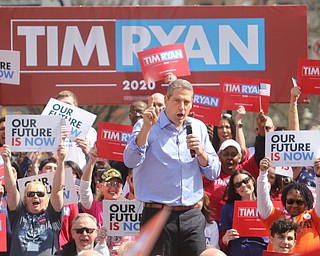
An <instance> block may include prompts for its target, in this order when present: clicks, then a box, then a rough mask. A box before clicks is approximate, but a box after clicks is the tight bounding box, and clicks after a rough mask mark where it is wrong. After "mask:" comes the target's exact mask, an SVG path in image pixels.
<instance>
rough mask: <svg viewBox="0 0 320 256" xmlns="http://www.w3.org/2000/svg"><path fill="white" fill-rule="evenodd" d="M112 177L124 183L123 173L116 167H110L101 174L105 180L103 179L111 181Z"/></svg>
mask: <svg viewBox="0 0 320 256" xmlns="http://www.w3.org/2000/svg"><path fill="white" fill-rule="evenodd" d="M112 178H118V179H120V180H121V182H122V183H123V179H122V175H121V173H120V172H119V171H118V170H116V169H114V168H111V169H109V170H107V171H105V172H103V173H102V174H101V180H103V181H109V180H111V179H112Z"/></svg>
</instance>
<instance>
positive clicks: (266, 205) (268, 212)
mask: <svg viewBox="0 0 320 256" xmlns="http://www.w3.org/2000/svg"><path fill="white" fill-rule="evenodd" d="M269 167H270V159H269V158H267V157H265V158H263V159H262V160H261V162H260V175H259V177H258V211H259V215H260V218H261V220H262V222H263V223H264V225H265V227H266V229H267V230H269V229H270V227H271V225H272V223H273V222H274V221H275V220H277V219H289V220H291V221H294V222H295V223H297V224H298V225H299V226H300V228H301V230H299V232H298V235H297V242H296V246H295V247H294V248H293V250H292V252H297V253H301V254H303V253H307V252H310V251H313V250H317V249H319V248H320V240H319V238H320V237H319V230H320V200H317V201H316V203H315V206H314V207H313V203H314V198H313V195H312V193H311V191H310V190H309V189H308V187H307V186H306V185H304V184H302V183H296V182H291V183H289V184H288V185H287V186H285V187H284V189H283V191H282V195H281V201H282V204H283V208H284V209H283V210H279V209H276V208H275V207H274V205H273V204H272V201H271V199H270V195H269V190H268V177H267V175H268V172H267V170H268V168H269ZM313 169H314V172H315V174H316V177H315V183H316V196H317V198H320V158H318V159H317V160H316V161H315V162H314V166H313ZM268 250H272V248H271V244H269V248H268Z"/></svg>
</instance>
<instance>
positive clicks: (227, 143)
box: [218, 139, 241, 156]
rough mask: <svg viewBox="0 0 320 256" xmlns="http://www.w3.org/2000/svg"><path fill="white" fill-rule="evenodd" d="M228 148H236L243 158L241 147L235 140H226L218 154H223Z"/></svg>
mask: <svg viewBox="0 0 320 256" xmlns="http://www.w3.org/2000/svg"><path fill="white" fill-rule="evenodd" d="M228 147H234V148H235V149H236V150H237V151H238V153H239V154H240V156H241V147H240V145H239V143H238V142H236V141H235V140H233V139H228V140H225V141H224V142H222V144H221V146H220V148H219V151H218V154H219V153H221V152H222V151H223V150H225V149H226V148H228Z"/></svg>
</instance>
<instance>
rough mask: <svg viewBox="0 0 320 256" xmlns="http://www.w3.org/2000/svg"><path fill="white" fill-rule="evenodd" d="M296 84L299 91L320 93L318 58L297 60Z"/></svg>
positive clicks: (319, 64) (319, 61)
mask: <svg viewBox="0 0 320 256" xmlns="http://www.w3.org/2000/svg"><path fill="white" fill-rule="evenodd" d="M298 86H300V87H301V93H304V94H320V60H302V59H300V60H299V61H298Z"/></svg>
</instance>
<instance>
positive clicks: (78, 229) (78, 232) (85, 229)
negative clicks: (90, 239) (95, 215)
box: [73, 228, 96, 234]
mask: <svg viewBox="0 0 320 256" xmlns="http://www.w3.org/2000/svg"><path fill="white" fill-rule="evenodd" d="M73 230H74V231H76V233H77V234H83V232H84V231H86V233H87V234H92V233H93V232H94V231H95V230H96V229H95V228H75V229H73Z"/></svg>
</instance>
